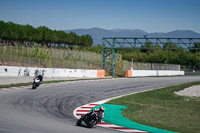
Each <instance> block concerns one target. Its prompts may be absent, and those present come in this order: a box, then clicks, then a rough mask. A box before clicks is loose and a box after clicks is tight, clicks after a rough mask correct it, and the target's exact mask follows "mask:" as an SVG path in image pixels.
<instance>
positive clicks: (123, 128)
mask: <svg viewBox="0 0 200 133" xmlns="http://www.w3.org/2000/svg"><path fill="white" fill-rule="evenodd" d="M108 128H112V129H122V130H133V129H130V128H126V127H108Z"/></svg>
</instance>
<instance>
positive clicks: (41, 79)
mask: <svg viewBox="0 0 200 133" xmlns="http://www.w3.org/2000/svg"><path fill="white" fill-rule="evenodd" d="M38 80H40V82H39V83H40V84H41V82H42V81H43V77H42V75H38V76H37V77H35V78H34V81H35V82H37V81H38ZM40 84H39V85H40Z"/></svg>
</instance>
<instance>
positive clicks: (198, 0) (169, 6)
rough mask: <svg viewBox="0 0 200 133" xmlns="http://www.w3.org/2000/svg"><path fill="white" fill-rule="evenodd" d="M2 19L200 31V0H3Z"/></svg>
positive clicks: (65, 25) (50, 24)
mask: <svg viewBox="0 0 200 133" xmlns="http://www.w3.org/2000/svg"><path fill="white" fill-rule="evenodd" d="M0 3H1V4H0V5H1V6H0V20H3V21H5V22H8V21H12V22H14V23H18V24H30V25H32V26H34V27H38V26H47V27H48V28H50V29H56V30H68V29H77V28H83V29H85V28H92V27H99V28H104V29H118V28H120V29H142V30H145V31H147V32H170V31H173V30H193V31H195V32H198V33H200V8H199V6H200V0H0Z"/></svg>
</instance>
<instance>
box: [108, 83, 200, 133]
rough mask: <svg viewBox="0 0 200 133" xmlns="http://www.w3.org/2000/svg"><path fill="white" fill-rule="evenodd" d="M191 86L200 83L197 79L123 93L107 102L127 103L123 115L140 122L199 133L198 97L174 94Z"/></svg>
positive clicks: (199, 102) (199, 104)
mask: <svg viewBox="0 0 200 133" xmlns="http://www.w3.org/2000/svg"><path fill="white" fill-rule="evenodd" d="M192 85H200V82H192V83H187V84H182V85H178V86H171V87H166V88H162V89H158V90H152V91H148V92H142V93H137V94H133V95H129V96H124V97H121V98H118V99H114V100H111V101H109V102H108V104H116V105H125V106H127V109H125V110H123V116H124V117H126V118H127V119H129V120H131V121H134V122H137V123H140V124H144V125H148V126H152V127H156V128H161V129H166V130H170V131H176V132H181V133H199V131H200V126H199V124H200V97H184V96H178V95H176V94H175V93H174V92H175V91H179V90H182V89H184V88H187V87H189V86H192Z"/></svg>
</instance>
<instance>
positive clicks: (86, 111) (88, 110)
mask: <svg viewBox="0 0 200 133" xmlns="http://www.w3.org/2000/svg"><path fill="white" fill-rule="evenodd" d="M89 111H90V110H77V111H76V112H89Z"/></svg>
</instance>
